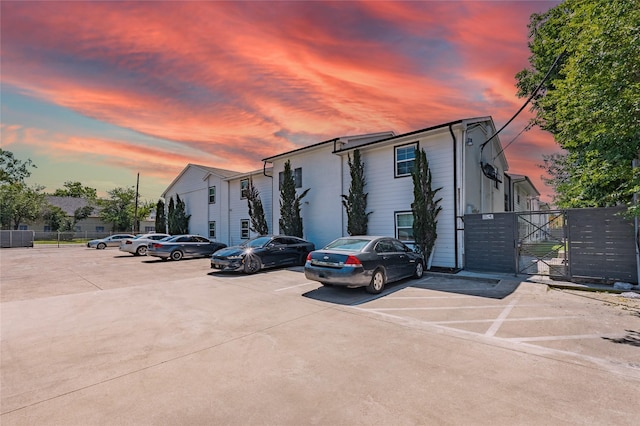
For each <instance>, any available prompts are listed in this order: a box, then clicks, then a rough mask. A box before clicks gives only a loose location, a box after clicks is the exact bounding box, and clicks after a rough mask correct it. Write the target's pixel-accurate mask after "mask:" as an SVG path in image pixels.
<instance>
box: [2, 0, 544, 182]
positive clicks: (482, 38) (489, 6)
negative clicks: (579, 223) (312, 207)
mask: <svg viewBox="0 0 640 426" xmlns="http://www.w3.org/2000/svg"><path fill="white" fill-rule="evenodd" d="M555 3H556V2H533V3H532V2H345V3H323V2H298V3H297V2H292V3H278V2H268V3H261V2H256V3H250V4H246V3H242V4H238V3H234V2H134V3H127V2H118V3H117V4H115V6H114V3H111V2H65V3H61V2H41V3H37V7H36V6H35V4H34V3H28V2H25V3H18V2H5V3H3V4H2V5H1V7H2V35H3V48H2V52H1V58H2V63H3V76H2V78H3V84H7V85H10V86H11V87H14V88H16V90H17V91H20V92H21V93H26V94H28V95H29V96H33V97H35V98H38V99H42V100H45V101H47V102H49V103H52V104H55V105H59V106H62V107H64V108H68V109H71V110H73V111H76V112H78V113H80V114H82V115H85V116H88V117H92V118H95V119H97V120H100V121H104V122H107V123H110V124H113V125H115V126H119V127H122V128H126V129H131V130H133V131H135V132H139V133H142V134H145V135H151V136H154V137H156V138H159V139H162V140H165V141H169V142H173V143H175V145H174V146H175V148H174V149H173V150H172V151H165V150H163V149H160V148H153V147H148V146H144V147H141V146H137V145H135V144H134V143H132V142H129V141H125V140H121V141H120V140H109V139H101V138H94V139H92V140H91V143H90V144H86V143H85V141H87V139H86V138H85V137H84V136H83V135H63V136H60V135H58V136H59V137H58V139H56V142H55V144H56V149H58V150H60V152H67V153H75V155H78V156H80V155H91V154H92V152H93V153H96V152H103V153H105V154H106V157H107V158H108V160H107V161H109V162H110V163H112V164H114V165H118V166H119V167H133V166H135V167H142V166H143V165H142V164H133V163H134V162H136V161H139V160H134V158H144V161H145V162H147V163H148V164H150V165H151V166H149V169H150V171H151V170H156V173H157V170H158V169H161V168H162V167H161V166H163V165H164V166H165V168H166V169H169V170H174V169H176V168H178V169H181V168H182V167H183V166H184V164H186V163H187V162H197V163H202V162H203V160H206V162H207V164H209V165H211V166H216V167H224V168H231V169H237V170H240V171H246V170H251V169H255V168H259V167H260V166H261V163H260V159H261V158H264V157H267V156H271V155H274V154H276V153H278V152H283V151H287V150H289V149H293V148H295V147H296V146H299V145H300V144H310V143H314V142H318V141H321V140H326V139H328V138H331V137H335V136H340V135H343V134H348V133H351V134H353V133H364V132H376V131H382V130H395V131H397V132H399V133H401V132H406V131H411V130H415V129H418V128H422V127H427V126H429V125H434V124H439V123H442V122H446V121H450V120H456V119H460V118H465V117H474V116H484V115H492V116H493V117H494V119H495V120H496V125H497V126H498V127H500V126H501V125H502V124H503V123H504V122H506V121H507V120H508V119H509V118H510V117H511V115H512V114H513V113H514V112H515V111H516V110H517V108H518V107H519V106H520V105H521V103H522V102H523V100H521V99H518V98H516V97H515V91H516V90H515V87H514V82H515V78H514V75H515V73H516V72H518V71H519V70H520V69H521V68H523V67H524V66H526V63H527V62H526V59H527V56H528V49H527V48H526V43H527V28H526V25H527V23H528V20H529V14H530V13H531V12H534V11H535V12H540V11H543V10H546V9H548V8H549V7H550V6H552V5H553V4H555ZM525 123H526V117H523V119H519V120H517V122H514V125H513V126H512V127H510V128H509V129H508V130H507V131H505V134H504V135H501V139H502V141H503V143H506V142H507V141H508V140H509V139H510V138H511V137H513V136H515V134H517V132H518V131H519V130H520V128H521V127H522V126H524V124H525ZM516 124H517V126H516ZM518 126H519V127H520V128H517V127H518ZM3 133H4V127H3ZM285 135H286V136H285ZM521 138H522V137H521ZM5 139H6V140H7V141H9V143H10V142H11V141H12V140H11V139H10V138H5V136H3V143H4V142H5ZM523 139H524V138H523ZM526 140H527V141H528V142H529V144H530V145H529V146H530V147H535V149H539V152H535V150H534V149H527V150H525V149H521V150H516V149H514V148H515V147H516V146H518V145H515V144H514V147H513V148H509V150H508V151H507V157H508V159H509V162H510V164H512V165H519V166H522V167H523V168H525V169H526V170H523V171H522V172H523V173H527V174H529V170H530V171H531V172H532V173H535V174H538V171H537V170H534V169H532V168H530V167H529V168H527V167H526V164H527V161H526V159H529V161H528V163H529V164H530V163H531V160H530V158H532V157H535V156H537V157H538V158H540V153H542V152H545V151H547V150H553V149H555V146H554V143H553V141H552V139H550V138H549V137H545V136H541V135H539V134H538V135H537V136H536V137H535V138H533V137H530V136H527V139H526ZM34 143H35V142H34ZM518 143H519V142H518ZM98 148H99V150H98ZM187 153H188V154H187ZM193 159H198V161H192V160H193ZM539 161H540V162H541V159H540V160H539ZM141 162H142V161H141ZM512 169H513V166H512ZM518 172H519V173H520V172H521V171H518ZM539 189H540V188H539Z"/></svg>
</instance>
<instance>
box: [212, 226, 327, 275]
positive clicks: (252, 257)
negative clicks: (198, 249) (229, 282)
mask: <svg viewBox="0 0 640 426" xmlns="http://www.w3.org/2000/svg"><path fill="white" fill-rule="evenodd" d="M314 249H315V246H314V245H313V243H310V242H309V241H305V240H303V239H302V238H298V237H289V236H286V235H263V236H260V237H256V238H254V239H252V240H249V241H247V242H246V243H244V244H241V245H239V246H234V247H227V248H224V249H222V250H218V251H217V252H215V253H213V255H212V256H211V267H212V268H214V269H221V270H223V271H243V272H246V273H247V274H253V273H255V272H258V271H259V270H261V269H263V268H273V267H276V266H287V265H304V262H305V261H306V259H307V254H309V252H311V251H313V250H314Z"/></svg>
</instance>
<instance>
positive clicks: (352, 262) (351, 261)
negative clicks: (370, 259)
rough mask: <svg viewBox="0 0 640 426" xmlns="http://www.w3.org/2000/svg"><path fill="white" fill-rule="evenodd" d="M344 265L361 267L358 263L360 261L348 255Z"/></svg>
mask: <svg viewBox="0 0 640 426" xmlns="http://www.w3.org/2000/svg"><path fill="white" fill-rule="evenodd" d="M344 264H345V265H351V266H360V265H362V263H361V262H360V259H358V258H357V257H355V256H351V255H349V257H347V260H345V261H344Z"/></svg>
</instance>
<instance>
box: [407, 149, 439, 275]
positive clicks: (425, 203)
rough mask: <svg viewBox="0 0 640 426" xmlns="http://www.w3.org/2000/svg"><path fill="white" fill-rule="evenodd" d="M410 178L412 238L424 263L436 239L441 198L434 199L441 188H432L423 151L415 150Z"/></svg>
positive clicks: (427, 162)
mask: <svg viewBox="0 0 640 426" xmlns="http://www.w3.org/2000/svg"><path fill="white" fill-rule="evenodd" d="M411 177H412V179H413V203H411V210H412V212H413V238H414V241H415V242H416V245H417V246H418V248H419V249H420V253H422V256H423V258H424V260H425V262H426V261H427V260H428V259H429V257H430V256H431V252H432V251H433V246H434V245H435V243H436V239H437V238H438V233H437V231H436V227H437V225H438V214H439V213H440V211H441V210H442V207H441V206H439V204H440V201H442V198H438V199H436V194H437V193H438V191H440V190H441V189H442V188H437V189H433V188H432V180H431V170H430V169H429V161H428V160H427V155H426V154H425V152H424V149H422V150H417V149H416V160H415V163H414V166H413V171H412V172H411ZM425 264H426V263H425Z"/></svg>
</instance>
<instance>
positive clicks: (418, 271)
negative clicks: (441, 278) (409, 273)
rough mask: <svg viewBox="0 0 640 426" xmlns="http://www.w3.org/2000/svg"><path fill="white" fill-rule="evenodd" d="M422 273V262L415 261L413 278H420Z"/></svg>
mask: <svg viewBox="0 0 640 426" xmlns="http://www.w3.org/2000/svg"><path fill="white" fill-rule="evenodd" d="M423 274H424V267H423V266H422V262H420V261H417V262H416V271H415V272H414V274H413V276H414V277H415V278H422V275H423Z"/></svg>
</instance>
